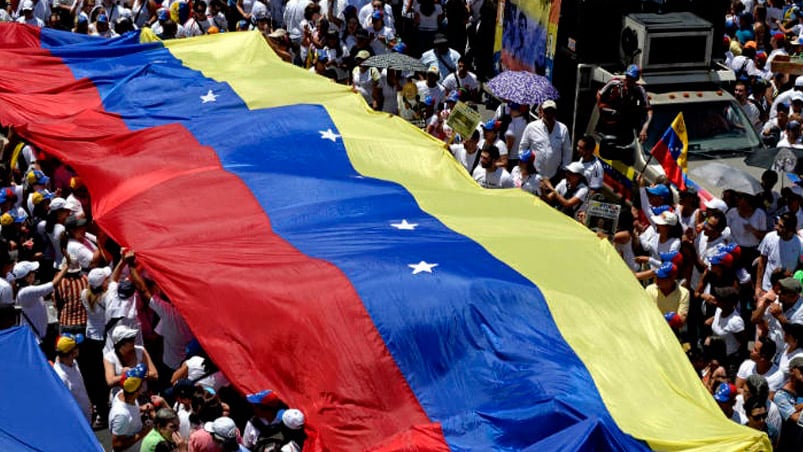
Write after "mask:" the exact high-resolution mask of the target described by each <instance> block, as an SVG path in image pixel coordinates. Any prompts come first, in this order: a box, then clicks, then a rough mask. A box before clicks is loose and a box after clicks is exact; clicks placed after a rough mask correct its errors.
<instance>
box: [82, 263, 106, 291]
mask: <svg viewBox="0 0 803 452" xmlns="http://www.w3.org/2000/svg"><path fill="white" fill-rule="evenodd" d="M111 274H112V269H111V268H109V267H102V268H93V269H92V270H90V271H89V275H87V277H86V279H87V281H88V282H89V286H90V287H93V288H95V289H97V288H98V287H100V286H102V285H103V281H106V278H108V277H109V276H111Z"/></svg>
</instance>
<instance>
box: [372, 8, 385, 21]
mask: <svg viewBox="0 0 803 452" xmlns="http://www.w3.org/2000/svg"><path fill="white" fill-rule="evenodd" d="M384 16H385V15H384V14H382V11H379V10H376V11H374V12H372V13H371V20H379V19H382V18H383V17H384Z"/></svg>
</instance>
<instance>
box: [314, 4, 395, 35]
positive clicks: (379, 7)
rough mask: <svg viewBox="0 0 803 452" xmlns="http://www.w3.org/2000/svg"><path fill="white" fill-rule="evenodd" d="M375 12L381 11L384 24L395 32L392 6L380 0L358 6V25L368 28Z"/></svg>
mask: <svg viewBox="0 0 803 452" xmlns="http://www.w3.org/2000/svg"><path fill="white" fill-rule="evenodd" d="M327 6H328V5H327ZM321 8H323V5H321ZM377 12H379V13H382V16H383V18H384V21H385V25H386V26H388V27H390V29H391V30H393V31H394V33H395V30H396V24H395V23H394V16H393V7H392V6H391V5H390V4H389V3H385V2H384V1H382V0H373V1H371V2H368V3H366V4H365V5H363V7H362V8H360V11H359V12H358V13H357V20H359V22H360V25H361V26H362V27H363V28H365V29H366V30H370V29H371V21H372V19H373V15H374V13H377Z"/></svg>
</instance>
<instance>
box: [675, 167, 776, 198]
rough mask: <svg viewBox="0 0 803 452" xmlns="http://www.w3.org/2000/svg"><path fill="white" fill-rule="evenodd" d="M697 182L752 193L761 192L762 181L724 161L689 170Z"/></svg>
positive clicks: (721, 188)
mask: <svg viewBox="0 0 803 452" xmlns="http://www.w3.org/2000/svg"><path fill="white" fill-rule="evenodd" d="M689 175H691V176H692V179H694V181H695V182H697V183H701V184H702V185H703V186H708V187H712V188H713V187H716V188H718V189H719V190H720V191H722V190H734V191H738V192H742V193H747V194H750V195H757V194H759V193H761V182H759V180H758V179H756V178H755V177H753V176H751V175H750V174H749V173H747V172H745V171H743V170H740V169H737V168H733V167H732V166H730V165H726V164H724V163H719V162H712V163H708V164H705V165H703V166H700V167H697V168H694V169H693V170H691V171H689Z"/></svg>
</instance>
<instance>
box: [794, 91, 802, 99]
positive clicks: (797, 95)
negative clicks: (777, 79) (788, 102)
mask: <svg viewBox="0 0 803 452" xmlns="http://www.w3.org/2000/svg"><path fill="white" fill-rule="evenodd" d="M795 101H798V102H803V93H802V92H800V91H795V92H793V93H792V102H795Z"/></svg>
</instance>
